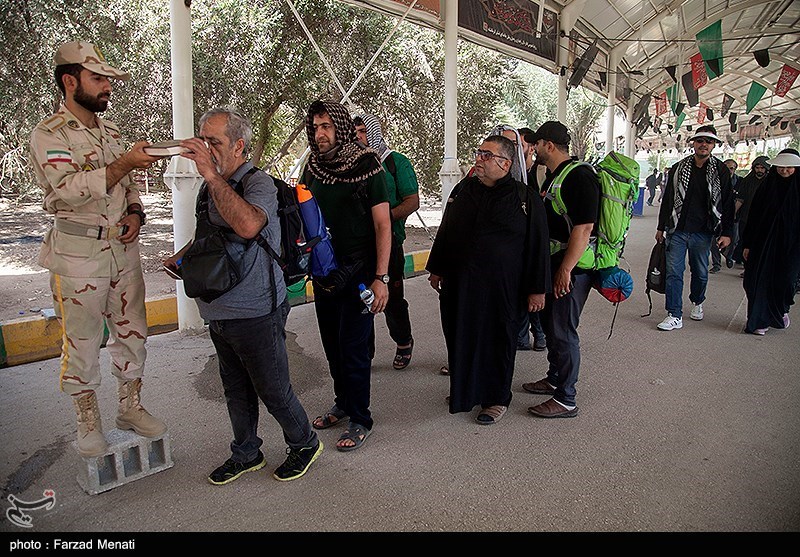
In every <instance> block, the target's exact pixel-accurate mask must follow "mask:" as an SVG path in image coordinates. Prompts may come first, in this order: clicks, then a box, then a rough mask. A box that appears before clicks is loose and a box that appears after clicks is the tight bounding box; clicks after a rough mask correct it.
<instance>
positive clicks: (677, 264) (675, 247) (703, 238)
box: [665, 230, 713, 317]
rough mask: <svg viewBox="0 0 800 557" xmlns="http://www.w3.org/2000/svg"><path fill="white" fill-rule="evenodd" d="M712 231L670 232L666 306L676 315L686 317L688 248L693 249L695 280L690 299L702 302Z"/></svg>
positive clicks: (691, 286) (691, 266) (691, 255)
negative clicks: (684, 296)
mask: <svg viewBox="0 0 800 557" xmlns="http://www.w3.org/2000/svg"><path fill="white" fill-rule="evenodd" d="M712 239H713V235H712V234H711V233H710V232H680V231H677V230H676V231H675V232H673V233H671V234H667V235H666V240H665V241H666V243H667V284H666V303H665V306H666V310H667V311H668V312H669V313H670V315H672V316H673V317H683V273H684V271H686V252H687V251H688V252H689V271H690V274H691V277H692V278H691V282H690V286H689V300H691V302H692V303H694V304H702V303H703V302H704V301H705V299H706V285H707V284H708V255H709V252H710V251H711V240H712Z"/></svg>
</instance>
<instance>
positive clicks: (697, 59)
mask: <svg viewBox="0 0 800 557" xmlns="http://www.w3.org/2000/svg"><path fill="white" fill-rule="evenodd" d="M690 60H691V62H692V86H694V88H695V90H698V89H700V87H702V86H703V85H705V84H706V83H708V75H707V74H706V65H705V63H704V62H703V55H702V54H700V53H697V54H695V55H694V56H692V57H691V59H690Z"/></svg>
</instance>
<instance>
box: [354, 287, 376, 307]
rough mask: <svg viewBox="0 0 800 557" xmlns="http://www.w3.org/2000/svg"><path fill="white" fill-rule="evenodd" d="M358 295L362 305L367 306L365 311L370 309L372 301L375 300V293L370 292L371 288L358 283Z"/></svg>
mask: <svg viewBox="0 0 800 557" xmlns="http://www.w3.org/2000/svg"><path fill="white" fill-rule="evenodd" d="M358 295H359V296H360V297H361V301H362V302H364V305H365V306H367V311H372V309H371V308H372V302H374V301H375V294H374V293H373V292H372V290H370V289H369V288H367V287H366V286H364V285H363V284H359V285H358ZM364 313H366V312H364Z"/></svg>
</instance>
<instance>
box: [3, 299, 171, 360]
mask: <svg viewBox="0 0 800 557" xmlns="http://www.w3.org/2000/svg"><path fill="white" fill-rule="evenodd" d="M145 308H146V311H147V333H148V335H157V334H160V333H167V332H169V331H175V330H177V328H178V303H177V301H176V299H175V296H165V297H163V298H156V299H152V300H147V301H146V302H145ZM105 336H106V338H107V337H108V331H106V334H105ZM103 344H104V345H105V341H104V342H103ZM60 355H61V323H59V321H58V319H56V318H55V317H51V318H50V319H47V318H45V317H42V316H41V315H39V316H33V317H22V318H20V319H12V320H11V321H7V322H5V323H0V367H5V366H15V365H19V364H26V363H28V362H36V361H39V360H46V359H48V358H55V357H57V356H60Z"/></svg>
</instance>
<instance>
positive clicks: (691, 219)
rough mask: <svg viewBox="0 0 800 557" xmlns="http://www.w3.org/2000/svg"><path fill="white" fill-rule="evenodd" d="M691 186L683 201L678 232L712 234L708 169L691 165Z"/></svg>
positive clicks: (687, 189)
mask: <svg viewBox="0 0 800 557" xmlns="http://www.w3.org/2000/svg"><path fill="white" fill-rule="evenodd" d="M706 164H708V163H706ZM691 169H692V172H691V175H690V177H689V186H688V187H687V188H686V197H685V198H684V200H683V209H682V210H681V216H680V218H679V219H678V226H677V230H680V231H681V232H688V233H691V232H711V231H712V227H711V223H710V222H709V211H708V207H709V202H708V184H707V183H706V167H705V165H703V168H698V167H697V165H695V164H692V165H691Z"/></svg>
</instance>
